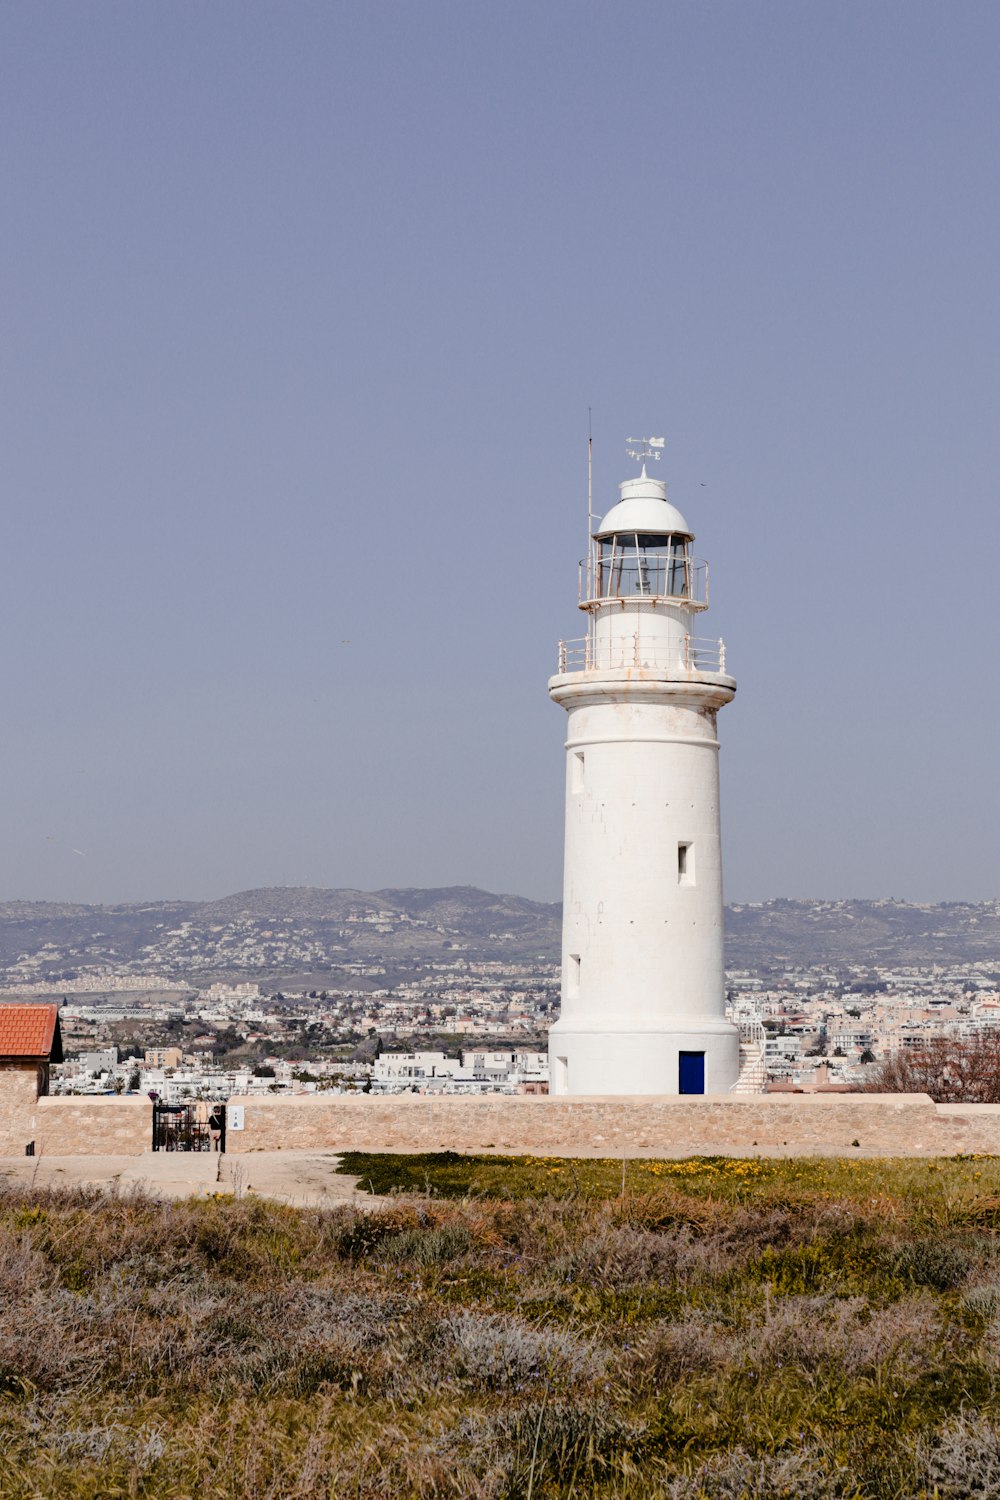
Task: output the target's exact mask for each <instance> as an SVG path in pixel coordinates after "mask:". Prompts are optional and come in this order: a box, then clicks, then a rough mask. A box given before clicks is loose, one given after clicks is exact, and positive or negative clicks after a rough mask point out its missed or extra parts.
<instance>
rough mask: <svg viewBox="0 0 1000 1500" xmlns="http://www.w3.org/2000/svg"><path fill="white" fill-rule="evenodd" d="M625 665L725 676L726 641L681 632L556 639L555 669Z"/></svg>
mask: <svg viewBox="0 0 1000 1500" xmlns="http://www.w3.org/2000/svg"><path fill="white" fill-rule="evenodd" d="M628 667H645V668H646V669H647V670H650V671H655V672H668V673H670V674H671V675H673V674H674V673H676V674H677V676H678V677H680V678H698V677H700V676H702V675H709V676H715V675H718V674H721V675H723V676H725V675H726V643H725V641H724V640H722V638H721V637H719V638H718V639H710V638H708V637H705V636H696V635H685V636H682V637H681V638H680V639H679V640H673V641H666V640H655V639H653V640H650V639H644V638H643V637H642V636H641V635H640V634H639V633H638V632H636V633H635V634H634V635H623V636H617V637H615V638H614V639H612V640H595V639H594V638H593V637H592V636H581V637H580V638H579V639H577V640H571V641H560V642H559V666H558V672H559V675H560V676H562V675H563V674H564V673H566V672H608V671H616V670H621V669H622V668H628Z"/></svg>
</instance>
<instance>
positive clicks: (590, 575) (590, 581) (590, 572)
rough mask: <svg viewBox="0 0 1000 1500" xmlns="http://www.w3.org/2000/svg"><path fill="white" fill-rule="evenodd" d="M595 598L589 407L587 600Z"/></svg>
mask: <svg viewBox="0 0 1000 1500" xmlns="http://www.w3.org/2000/svg"><path fill="white" fill-rule="evenodd" d="M593 597H594V434H593V429H592V423H591V411H590V407H589V406H588V407H587V598H588V599H592V598H593Z"/></svg>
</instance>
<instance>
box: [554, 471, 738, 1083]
mask: <svg viewBox="0 0 1000 1500" xmlns="http://www.w3.org/2000/svg"><path fill="white" fill-rule="evenodd" d="M643 483H644V485H645V486H646V487H647V489H648V487H650V486H652V485H653V483H654V482H652V481H645V480H644V481H643ZM625 488H626V487H624V486H623V490H624V489H625ZM655 489H656V491H658V492H659V493H658V495H654V496H652V497H651V498H652V499H654V500H656V502H657V504H658V505H661V506H662V509H663V511H664V512H666V511H669V512H670V513H671V515H670V517H669V518H667V519H668V521H669V525H670V526H675V525H676V523H675V522H674V521H673V517H676V520H677V522H679V523H680V527H681V528H683V529H684V531H685V532H686V523H684V522H683V518H681V517H680V516H679V515H677V513H676V512H675V511H673V508H672V507H670V506H667V505H666V503H665V487H663V486H660V485H656V486H655ZM623 508H624V507H618V508H617V509H619V510H621V509H623ZM647 509H648V507H647ZM614 515H615V512H612V517H613V516H614ZM649 515H650V516H651V518H652V520H653V521H655V520H657V519H658V515H657V512H656V511H655V510H650V511H649ZM607 524H608V523H607V521H606V522H605V523H604V524H603V526H602V528H601V531H600V532H599V533H598V535H601V534H602V533H603V532H605V529H606V527H607ZM643 525H645V526H648V525H649V520H648V518H647V519H646V520H644V521H643ZM662 529H664V530H667V529H668V526H667V522H666V521H665V522H664V524H663V527H662ZM642 534H643V533H642V532H640V535H642ZM626 535H627V533H626ZM633 535H634V533H633ZM687 535H690V534H689V533H687ZM583 607H585V608H588V611H589V614H590V618H591V629H590V632H589V635H588V638H587V642H586V649H585V652H584V656H583V666H582V668H581V669H579V670H575V671H561V672H560V673H559V674H558V675H557V676H556V677H554V678H552V680H551V681H550V683H549V691H550V693H551V695H552V697H553V699H554V700H555V702H557V703H559V704H560V705H561V706H562V707H563V708H564V709H566V711H567V713H568V715H569V719H568V734H567V739H566V757H567V774H566V845H565V881H564V911H563V993H562V1014H561V1018H560V1020H559V1021H558V1022H557V1023H556V1025H555V1026H554V1027H553V1028H552V1031H551V1033H550V1040H549V1054H550V1088H551V1090H552V1092H553V1093H557V1094H676V1093H678V1092H680V1091H681V1088H682V1063H681V1054H682V1053H685V1054H691V1055H692V1056H693V1058H694V1059H695V1062H694V1064H693V1066H694V1070H695V1073H694V1076H695V1077H696V1078H697V1077H698V1076H699V1069H703V1074H702V1075H701V1076H702V1083H703V1089H704V1092H706V1093H721V1092H725V1091H726V1090H728V1089H729V1088H730V1087H731V1086H732V1085H733V1083H734V1082H735V1081H736V1078H737V1075H738V1072H739V1034H738V1031H737V1028H736V1027H735V1026H734V1025H732V1024H731V1023H730V1022H727V1020H726V1018H725V976H724V952H723V927H722V912H723V902H722V858H721V839H720V823H719V768H718V749H719V746H718V740H717V738H716V715H717V713H718V710H719V708H721V707H722V706H723V705H724V704H726V703H728V702H729V701H730V700H731V699H732V697H733V695H734V693H735V690H736V684H735V682H734V681H733V679H732V678H731V677H729V676H727V675H726V673H725V672H724V671H720V670H718V668H719V666H720V665H723V664H724V656H723V661H722V662H720V660H719V656H720V654H722V653H720V652H718V651H717V652H716V654H715V656H714V658H713V659H712V660H711V661H710V662H709V663H708V664H707V665H708V666H710V667H713V668H715V670H705V669H704V668H705V665H706V663H705V661H704V653H702V659H701V662H700V665H699V666H695V665H694V664H693V663H694V661H695V660H696V653H694V651H693V648H692V644H691V634H690V621H691V608H692V605H691V603H690V601H689V602H688V603H687V604H685V603H684V602H678V601H677V600H675V599H673V598H671V599H669V600H668V599H665V598H661V599H655V600H654V599H651V598H648V597H629V596H622V597H616V598H614V599H613V600H610V599H603V598H602V599H600V600H599V601H595V600H589V601H585V603H584V606H583ZM699 607H700V606H699ZM563 658H564V660H563V665H565V664H566V663H565V652H564V653H563ZM698 1058H702V1059H703V1061H702V1062H698V1061H697V1059H698ZM685 1067H686V1069H687V1071H686V1073H685V1081H686V1082H687V1084H688V1085H690V1082H691V1077H692V1074H691V1071H690V1069H691V1067H692V1063H691V1061H690V1059H689V1060H688V1062H687V1063H686V1064H685Z"/></svg>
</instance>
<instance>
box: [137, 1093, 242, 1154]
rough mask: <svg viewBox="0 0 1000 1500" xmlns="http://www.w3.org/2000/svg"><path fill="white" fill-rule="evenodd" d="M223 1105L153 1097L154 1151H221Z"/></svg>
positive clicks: (224, 1119)
mask: <svg viewBox="0 0 1000 1500" xmlns="http://www.w3.org/2000/svg"><path fill="white" fill-rule="evenodd" d="M225 1149H226V1107H225V1105H224V1104H215V1103H209V1102H208V1101H207V1100H198V1101H197V1102H196V1103H193V1104H161V1103H160V1102H159V1100H158V1099H154V1101H153V1150H154V1151H212V1150H215V1151H224V1150H225Z"/></svg>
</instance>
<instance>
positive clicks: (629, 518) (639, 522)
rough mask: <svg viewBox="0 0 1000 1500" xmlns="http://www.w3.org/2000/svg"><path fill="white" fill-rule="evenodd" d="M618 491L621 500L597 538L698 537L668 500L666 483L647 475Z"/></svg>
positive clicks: (598, 530) (627, 482) (626, 482)
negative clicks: (639, 534)
mask: <svg viewBox="0 0 1000 1500" xmlns="http://www.w3.org/2000/svg"><path fill="white" fill-rule="evenodd" d="M618 488H619V491H620V492H621V499H620V500H619V501H618V504H617V505H613V506H612V507H611V509H610V510H609V511H608V513H607V515H606V516H605V517H604V520H603V521H602V522H601V524H600V526H598V528H597V530H596V531H595V532H594V535H595V537H604V536H614V535H615V534H616V533H618V532H622V531H626V532H643V533H646V534H647V535H650V534H652V535H656V534H658V533H663V534H669V535H672V536H683V537H687V538H688V539H692V538H693V537H694V532H693V531H692V530H691V528H690V526H689V525H688V523H687V522H686V521H685V519H684V517H683V516H682V515H681V513H680V511H679V510H678V509H677V507H676V506H674V505H671V504H670V501H669V500H668V499H667V486H666V484H665V483H664V482H663V480H661V479H650V478H648V477H647V475H646V474H645V472H643V473H642V474H641V475H640V476H639V478H638V479H626V480H625V482H624V484H620V485H619V486H618Z"/></svg>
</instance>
